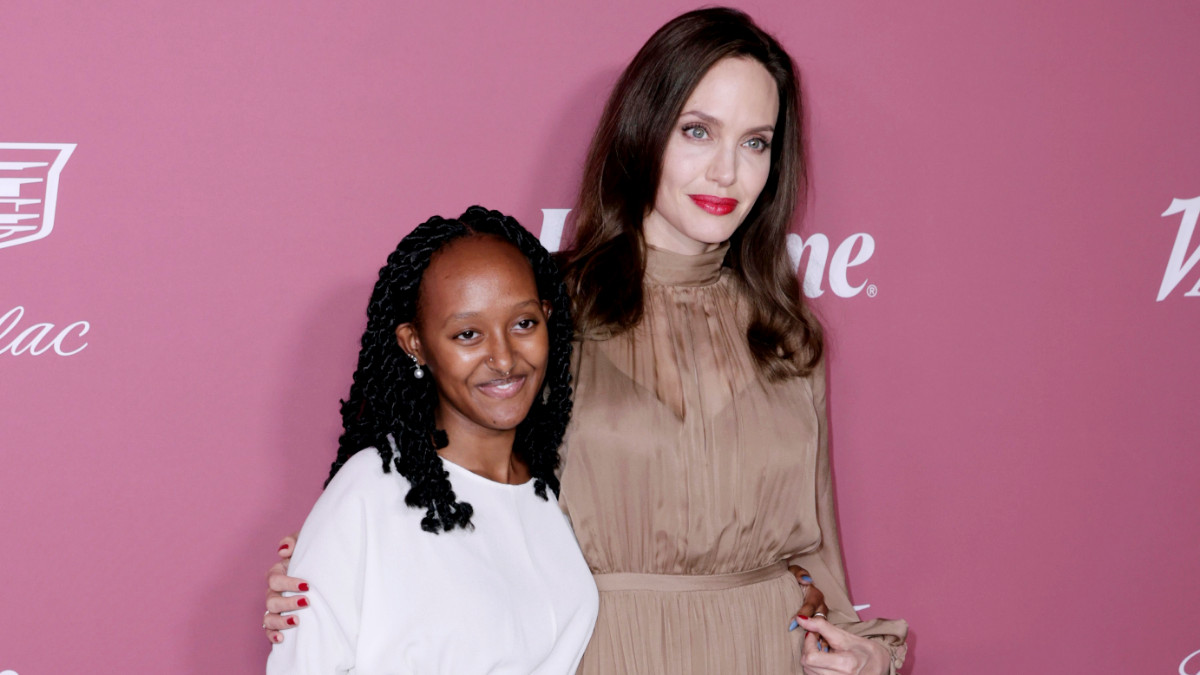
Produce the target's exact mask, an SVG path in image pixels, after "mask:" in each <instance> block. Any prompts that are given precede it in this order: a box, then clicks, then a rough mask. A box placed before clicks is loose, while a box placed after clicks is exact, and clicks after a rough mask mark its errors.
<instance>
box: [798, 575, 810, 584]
mask: <svg viewBox="0 0 1200 675" xmlns="http://www.w3.org/2000/svg"><path fill="white" fill-rule="evenodd" d="M800 581H803V582H804V583H806V584H811V583H812V577H810V576H808V575H807V574H805V575H804V576H802V577H800Z"/></svg>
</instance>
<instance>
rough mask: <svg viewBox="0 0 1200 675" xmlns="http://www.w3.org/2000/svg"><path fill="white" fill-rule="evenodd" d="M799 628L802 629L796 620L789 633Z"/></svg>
mask: <svg viewBox="0 0 1200 675" xmlns="http://www.w3.org/2000/svg"><path fill="white" fill-rule="evenodd" d="M799 627H800V622H799V621H797V620H795V619H792V625H790V626H788V632H789V633H790V632H792V631H794V630H796V629H797V628H799Z"/></svg>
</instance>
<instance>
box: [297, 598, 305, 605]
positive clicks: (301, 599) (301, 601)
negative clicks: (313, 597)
mask: <svg viewBox="0 0 1200 675" xmlns="http://www.w3.org/2000/svg"><path fill="white" fill-rule="evenodd" d="M296 604H297V605H300V606H301V607H308V600H305V599H304V598H300V599H299V600H297V601H296Z"/></svg>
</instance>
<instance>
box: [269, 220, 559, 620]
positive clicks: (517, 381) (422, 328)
mask: <svg viewBox="0 0 1200 675" xmlns="http://www.w3.org/2000/svg"><path fill="white" fill-rule="evenodd" d="M549 310H550V307H549V303H547V302H543V301H541V300H540V299H539V298H538V292H537V281H536V280H535V278H534V275H533V269H532V268H531V267H530V265H529V261H528V260H526V259H525V257H524V255H522V253H521V252H520V251H519V250H517V249H516V248H515V247H514V246H512V245H511V244H509V243H507V242H505V241H503V240H502V239H498V238H496V237H490V236H478V237H470V238H466V239H459V240H456V241H454V242H452V243H450V244H448V245H446V246H445V247H444V248H443V249H442V250H440V251H438V252H437V253H435V254H434V256H433V259H432V260H431V261H430V264H429V268H428V269H427V270H426V271H425V275H424V276H423V277H422V279H421V290H420V296H419V299H418V309H417V317H416V320H415V321H414V322H412V323H404V324H400V325H399V326H397V327H396V341H397V343H398V344H399V346H400V348H401V349H403V350H404V351H405V352H406V353H408V354H409V355H411V356H413V357H415V358H416V359H417V362H419V363H421V364H422V365H423V366H424V367H425V368H426V370H427V374H428V375H430V376H432V377H433V381H434V383H435V385H436V387H437V390H438V407H437V409H436V410H435V412H434V417H435V419H436V421H437V425H438V428H440V429H443V430H445V432H446V435H447V437H448V439H449V441H450V442H449V444H448V445H447V446H446V447H444V448H442V449H440V450H438V454H439V455H441V456H443V457H445V458H446V459H448V460H450V461H452V462H454V463H455V464H458V465H459V466H461V467H463V468H465V469H467V470H469V471H472V472H473V473H476V474H479V475H481V476H483V477H485V478H488V479H490V480H493V481H496V482H498V483H508V484H514V485H519V484H521V483H525V482H526V481H528V480H529V478H530V475H529V469H528V467H526V466H525V464H524V463H523V462H521V460H520V459H519V458H518V457H517V456H516V455H515V454H514V453H513V451H512V448H513V441H514V439H515V438H516V428H517V425H518V424H520V423H521V421H522V420H524V419H525V416H526V415H527V414H528V413H529V409H530V407H531V406H532V405H533V401H534V399H535V397H536V396H537V395H538V392H539V391H540V390H541V386H542V381H543V379H544V377H545V372H546V364H547V362H548V360H549V354H550V338H549V333H548V331H547V329H546V318H547V316H549ZM295 541H296V535H291V536H289V537H286V538H285V539H284V541H283V543H282V545H281V546H280V547H279V554H280V556H281V557H282V558H283V560H282V561H280V562H279V563H278V564H276V565H275V566H274V567H272V568H271V572H270V573H269V574H268V586H269V590H268V593H267V608H268V614H267V615H266V616H265V617H264V620H263V627H264V628H268V627H269V628H271V629H272V630H269V631H268V635H267V637H268V639H270V640H271V641H272V642H282V640H283V636H282V635H281V634H280V633H279V632H278V631H277V630H273V629H282V628H286V627H289V626H295V625H297V624H298V623H299V619H298V618H297V617H295V616H288V617H283V616H280V615H279V612H286V611H292V610H296V609H300V608H302V607H306V606H307V599H306V598H304V597H303V596H292V597H283V596H282V595H281V592H282V591H306V590H308V585H307V583H305V582H304V581H303V580H301V579H296V578H292V577H288V576H286V572H287V563H288V559H289V558H290V557H291V554H292V551H293V550H294V548H295Z"/></svg>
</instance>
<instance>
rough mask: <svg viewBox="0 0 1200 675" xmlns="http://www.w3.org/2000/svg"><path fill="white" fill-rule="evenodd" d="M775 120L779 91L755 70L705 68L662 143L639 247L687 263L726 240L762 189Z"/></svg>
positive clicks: (729, 64) (736, 63)
mask: <svg viewBox="0 0 1200 675" xmlns="http://www.w3.org/2000/svg"><path fill="white" fill-rule="evenodd" d="M778 115H779V90H778V88H777V86H776V84H775V80H774V79H772V78H771V75H770V73H768V72H767V69H766V68H764V67H763V65H762V64H761V63H759V62H758V61H755V60H753V59H747V58H727V59H722V60H721V61H718V62H717V63H716V64H715V65H713V67H712V68H710V69H709V71H708V72H707V73H706V74H705V75H704V77H703V78H702V79H701V80H700V83H699V84H697V85H696V88H695V90H693V91H692V95H691V96H689V97H688V100H687V102H686V103H684V105H683V112H682V113H681V114H680V116H679V119H678V120H677V121H676V123H675V126H674V127H673V129H672V131H671V136H670V138H669V140H668V141H667V148H666V150H665V151H664V152H663V161H662V176H661V177H660V178H659V181H658V190H657V192H656V194H655V198H654V208H653V209H651V211H650V213H649V214H647V216H646V219H645V221H644V223H643V231H644V233H645V237H646V243H648V244H650V245H651V246H654V247H655V248H661V249H666V250H668V251H674V252H676V253H684V254H688V255H695V254H699V253H704V252H706V251H711V250H713V249H714V248H716V247H717V246H718V245H720V244H721V243H722V242H724V241H725V240H727V239H729V237H730V236H731V235H732V234H733V233H734V231H735V230H737V228H738V226H739V225H741V224H742V221H743V220H745V219H746V214H747V213H749V212H750V209H751V208H752V207H753V206H754V201H755V200H756V199H758V195H759V193H760V192H762V189H763V186H764V185H766V183H767V177H768V175H769V174H770V171H771V140H772V136H773V135H774V128H775V120H776V118H777V117H778Z"/></svg>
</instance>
